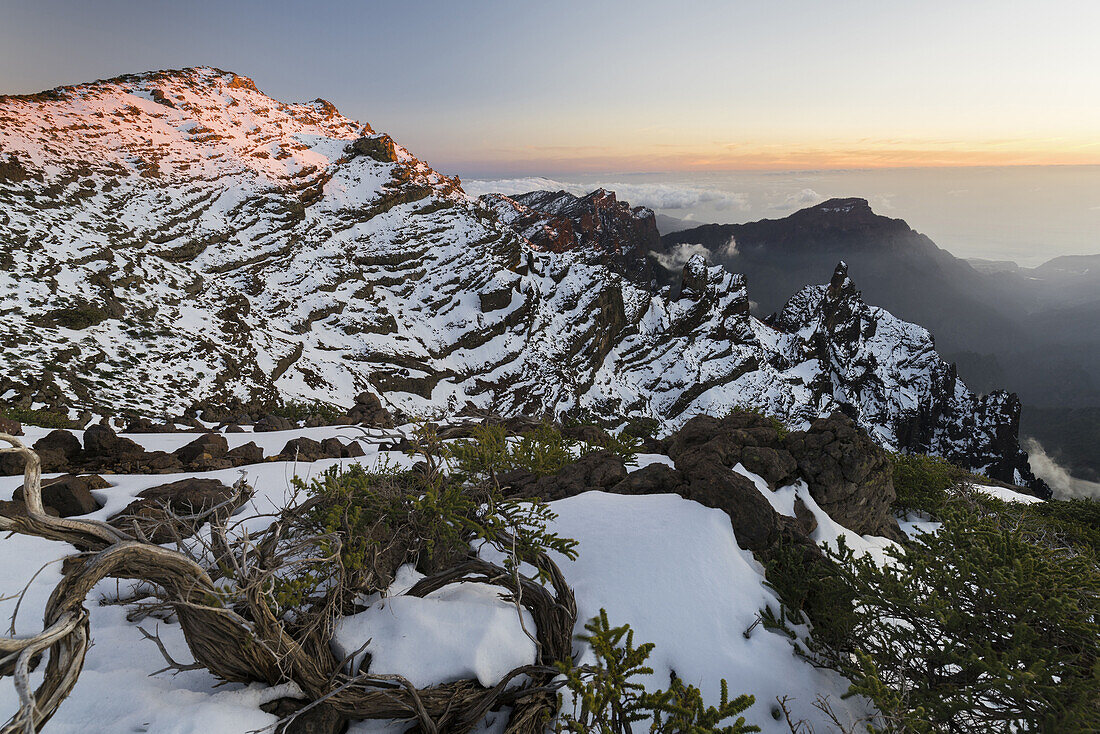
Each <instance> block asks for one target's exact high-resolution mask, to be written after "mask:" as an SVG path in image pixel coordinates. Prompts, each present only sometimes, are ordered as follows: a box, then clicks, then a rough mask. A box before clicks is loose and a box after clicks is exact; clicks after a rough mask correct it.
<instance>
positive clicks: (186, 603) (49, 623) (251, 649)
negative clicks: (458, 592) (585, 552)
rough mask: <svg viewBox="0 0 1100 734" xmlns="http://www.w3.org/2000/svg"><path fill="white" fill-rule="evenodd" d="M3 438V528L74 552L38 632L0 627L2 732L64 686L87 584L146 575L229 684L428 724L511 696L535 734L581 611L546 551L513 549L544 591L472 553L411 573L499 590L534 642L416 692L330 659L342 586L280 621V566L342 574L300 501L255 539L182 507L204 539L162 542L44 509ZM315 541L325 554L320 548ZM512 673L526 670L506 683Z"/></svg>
mask: <svg viewBox="0 0 1100 734" xmlns="http://www.w3.org/2000/svg"><path fill="white" fill-rule="evenodd" d="M0 440H3V441H6V442H7V443H9V444H10V445H11V448H3V449H0V451H3V452H16V453H20V454H22V455H23V456H24V458H25V460H26V469H25V474H24V487H25V492H24V495H25V501H26V512H25V514H21V513H18V512H10V514H7V515H3V514H0V530H9V531H12V532H17V533H22V534H25V535H32V536H38V537H43V538H48V539H51V540H61V541H65V542H68V543H71V544H72V545H73V546H75V547H76V548H77V549H79V550H80V551H82V553H81V554H80V555H79V556H77V557H75V559H74V560H72V561H71V562H69V563H68V564H67V565H66V568H65V570H64V573H63V576H62V579H61V581H60V582H59V583H58V585H57V587H56V588H55V589H54V591H53V593H52V594H51V596H50V598H49V601H48V602H47V605H46V612H45V624H44V630H43V632H41V633H39V634H37V635H34V636H31V637H26V638H0V676H4V677H6V676H8V675H10V676H11V677H12V678H13V680H14V683H15V686H16V689H17V691H18V693H19V697H20V709H19V711H18V712H17V713H16V714H15V715H14V716H13V717H12V718H11V719H10V720H9V721H8V722H7V723H6V724H5V725H4V726H3V727H2V728H0V734H33V732H37V731H39V730H40V729H41V728H42V726H43V725H44V724H45V723H46V722H47V721H48V720H49V719H50V717H51V716H53V714H54V713H55V712H56V711H57V708H58V707H59V706H60V705H61V702H62V701H63V700H64V699H65V697H66V696H67V695H68V694H69V692H70V691H71V690H72V687H73V686H74V685H75V683H76V680H77V678H78V676H79V674H80V671H81V669H82V667H83V663H84V657H85V654H86V653H87V649H88V639H89V634H88V633H89V630H88V612H87V610H86V609H85V606H84V605H85V602H86V599H87V596H88V594H89V593H90V592H91V590H92V588H93V587H94V586H95V585H96V584H97V583H98V582H99V581H101V580H103V579H105V578H117V579H130V580H136V581H140V582H145V583H147V584H150V585H151V586H152V587H153V589H155V591H154V593H153V594H152V596H153V597H154V598H155V599H156V600H157V603H158V604H163V605H166V606H168V607H171V608H172V609H173V610H174V611H175V614H176V617H177V619H178V620H179V623H180V627H181V629H182V631H183V634H184V637H185V639H186V641H187V644H188V647H189V648H190V650H191V654H192V655H193V657H194V659H195V665H198V666H201V667H204V668H206V669H208V670H210V671H211V672H212V673H213V674H214V675H216V676H218V677H220V678H222V679H224V680H228V681H238V682H254V681H260V682H265V683H268V684H271V685H278V684H283V683H294V684H296V685H297V687H298V688H299V689H300V690H301V691H302V693H303V694H304V695H305V696H306V697H308V698H309V699H310V700H311V701H322V700H323V701H325V702H326V703H327V704H328V705H330V706H332V707H333V708H334V709H335V710H337V711H338V712H339V713H341V714H343V715H344V716H347V717H349V718H380V719H403V720H410V721H415V722H417V725H418V727H419V730H421V731H425V732H432V731H435V732H444V731H445V732H465V731H469V730H470V729H472V728H473V727H474V726H476V725H477V723H478V722H479V721H481V719H482V718H483V717H484V716H485V714H486V713H487V712H488V711H490V710H495V709H498V708H500V707H502V706H511V707H512V713H511V717H510V719H509V724H508V727H507V731H509V732H516V733H517V734H519V733H523V734H535V733H536V732H538V731H541V729H542V727H543V726H544V724H545V721H546V719H547V717H548V715H549V714H550V713H551V712H552V710H553V706H554V705H555V697H554V695H553V685H552V681H553V678H554V676H555V671H554V668H553V666H552V664H553V663H554V662H555V661H558V660H564V659H566V658H568V657H569V656H570V653H571V644H572V636H573V627H574V624H575V622H576V615H577V611H576V604H575V602H574V599H573V593H572V591H571V590H570V589H569V587H568V585H567V584H566V582H565V578H564V576H563V575H562V573H561V571H560V570H559V569H558V567H557V566H556V565H555V564H554V563H553V561H552V560H551V559H550V558H549V557H547V556H546V555H545V554H543V553H538V554H535V555H533V556H532V557H531V558H523V559H518V560H523V561H526V562H528V563H531V564H533V565H534V566H535V567H536V568H538V569H539V570H540V571H541V572H543V573H544V574H545V576H546V577H547V578H549V588H548V587H547V586H544V585H542V584H540V583H538V582H536V581H533V580H531V579H527V578H525V577H522V576H520V575H519V574H517V573H513V572H512V571H509V570H507V569H505V568H502V567H500V566H496V565H494V564H491V563H488V562H486V561H483V560H480V559H478V558H475V557H470V558H467V559H466V560H465V561H463V562H462V563H460V564H459V565H458V566H456V567H454V568H450V569H447V570H445V571H443V572H440V573H437V574H434V575H431V576H429V577H427V578H425V579H423V580H421V581H420V582H419V583H417V584H416V585H415V586H414V587H413V589H412V590H410V591H409V592H408V593H410V594H413V595H417V596H424V595H427V594H429V593H431V592H432V591H435V590H437V589H440V588H443V587H444V586H447V585H449V584H454V583H461V582H467V581H477V582H481V583H488V584H494V585H497V586H500V587H502V589H503V592H504V593H505V594H506V598H510V599H512V600H513V601H514V602H515V603H517V605H519V606H522V608H524V609H526V610H527V611H528V612H530V614H531V616H532V618H533V619H534V621H535V630H536V631H535V635H536V637H537V643H538V651H539V652H538V660H537V661H536V664H535V665H532V666H524V667H522V668H517V669H516V670H513V671H511V673H509V674H508V675H507V676H506V677H505V678H504V680H502V681H501V682H500V683H499V684H498V685H496V686H494V687H492V688H485V687H483V686H481V685H479V684H478V683H477V682H476V681H473V680H460V681H455V682H452V683H447V684H443V685H438V686H432V687H429V688H425V689H417V688H415V687H414V686H412V685H411V684H410V683H409V682H408V681H407V680H405V679H403V678H401V677H400V676H394V675H388V674H378V673H369V672H363V671H355V670H347V669H346V668H345V666H346V664H347V661H346V660H343V661H342V660H338V659H336V657H335V655H334V654H333V652H332V648H331V645H330V643H331V637H332V627H333V624H334V621H335V619H336V618H337V616H338V614H339V613H340V604H339V599H340V596H341V593H340V592H341V591H343V590H339V589H338V590H335V591H332V590H330V591H329V592H328V593H327V594H325V596H324V598H323V599H321V600H320V601H319V602H318V603H317V604H316V605H314V606H313V607H312V615H311V616H310V617H309V619H307V620H306V621H305V622H304V623H302V622H300V621H299V622H296V623H294V624H290V623H288V622H287V621H285V620H284V619H283V618H282V617H281V616H280V615H279V614H278V613H277V610H276V609H274V608H273V605H272V603H271V594H270V592H271V588H272V584H273V583H274V581H275V579H276V578H277V577H278V576H279V574H283V573H286V572H287V571H288V569H294V568H297V567H301V566H309V565H310V564H319V565H321V566H324V567H325V568H331V567H332V566H333V564H335V568H336V572H337V574H338V575H340V574H342V573H343V571H342V567H340V566H339V547H340V545H339V539H338V538H335V537H332V536H310V537H304V538H296V537H293V535H294V534H293V533H291V532H288V527H289V526H290V524H291V523H292V522H293V521H294V520H295V518H297V517H300V516H301V514H302V513H304V512H306V511H308V509H309V507H310V506H311V505H310V504H309V502H307V503H305V504H303V505H300V506H293V505H292V506H291V507H289V508H287V509H286V510H285V511H284V512H283V513H282V514H281V515H280V516H278V517H277V518H276V519H275V520H274V521H273V522H272V523H271V524H270V525H269V527H268V528H267V530H266V531H264V532H262V533H260V534H258V535H257V536H256V537H251V536H250V535H249V534H248V533H242V534H240V535H236V536H233V537H231V536H230V532H229V530H228V522H229V516H228V515H229V513H228V512H224V511H214V512H210V513H207V514H206V517H204V518H187V521H188V522H194V521H195V520H197V519H205V520H206V521H208V522H209V526H210V529H209V535H208V537H205V538H204V537H198V538H196V539H193V542H191V543H190V544H184V543H178V544H177V549H169V548H165V547H162V546H159V545H154V544H152V543H150V542H148V540H146V539H144V538H136V537H134V536H131V535H129V534H127V533H126V532H124V531H122V530H120V529H118V528H115V527H112V526H111V525H109V524H107V523H103V522H99V521H94V520H81V519H71V518H68V519H63V518H56V517H52V516H50V515H48V514H46V512H45V508H44V507H43V504H42V497H41V491H42V490H41V466H40V463H39V459H38V456H37V454H35V452H33V451H31V450H30V449H28V448H26V447H25V446H24V445H23V444H22V443H21V442H20V441H19V439H17V438H15V437H14V436H8V435H6V434H0ZM166 522H169V523H179V522H181V518H178V517H175V516H173V515H171V514H170V513H167V515H166ZM504 540H507V539H504ZM189 547H193V549H194V550H189ZM505 547H507V543H505ZM322 548H326V549H327V552H318V551H319V550H320V549H322ZM333 549H335V550H333ZM514 560H515V559H514ZM324 564H328V566H325V565H324ZM337 581H339V579H337ZM307 616H308V615H307ZM154 641H155V642H158V641H157V640H154ZM158 647H162V646H161V645H160V644H159V642H158ZM43 653H47V654H48V659H47V664H46V668H45V675H44V679H43V682H42V683H41V684H40V685H39V686H38V688H37V689H35V690H31V685H30V669H31V664H32V660H34V659H35V658H36V657H38V656H40V655H42V654H43ZM170 664H175V665H179V664H178V663H174V661H172V663H170ZM185 667H190V666H185ZM520 676H526V680H524V681H523V682H522V683H519V684H515V685H513V684H514V683H515V681H516V679H517V678H519V677H520ZM510 686H511V687H510Z"/></svg>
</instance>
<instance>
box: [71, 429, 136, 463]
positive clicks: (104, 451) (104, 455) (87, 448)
mask: <svg viewBox="0 0 1100 734" xmlns="http://www.w3.org/2000/svg"><path fill="white" fill-rule="evenodd" d="M144 453H145V449H144V448H142V447H141V445H139V444H138V443H135V442H134V441H131V440H130V439H128V438H124V437H121V436H119V435H117V434H116V433H115V432H114V430H113V429H112V428H111V427H110V426H108V425H106V424H103V423H99V424H97V425H94V426H89V427H88V429H87V430H86V431H84V458H85V461H86V462H89V463H91V462H96V463H102V464H110V463H114V462H118V461H120V460H127V459H131V458H132V457H136V456H140V455H141V454H144Z"/></svg>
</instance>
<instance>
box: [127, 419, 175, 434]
mask: <svg viewBox="0 0 1100 734" xmlns="http://www.w3.org/2000/svg"><path fill="white" fill-rule="evenodd" d="M177 432H178V430H177V428H176V427H175V426H174V425H168V424H166V423H154V422H153V421H151V420H149V419H148V418H142V417H138V418H131V419H130V421H129V422H128V423H127V424H126V429H125V430H124V431H123V433H177Z"/></svg>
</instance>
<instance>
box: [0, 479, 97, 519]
mask: <svg viewBox="0 0 1100 734" xmlns="http://www.w3.org/2000/svg"><path fill="white" fill-rule="evenodd" d="M95 479H99V480H100V481H101V482H102V481H103V480H102V478H100V477H95ZM95 488H96V483H95V482H94V481H91V480H90V478H86V477H80V476H75V475H72V474H67V475H65V476H63V477H57V478H56V479H43V480H42V504H43V505H45V506H46V507H52V508H53V509H54V510H55V511H56V512H57V515H58V517H73V516H76V515H87V514H88V513H89V512H95V511H96V510H98V509H99V503H98V502H96V501H95V498H94V497H92V493H91V490H92V489H95ZM12 499H13V500H15V501H17V502H25V501H26V500H25V499H24V495H23V487H20V488H19V489H17V490H15V494H14V495H13V496H12Z"/></svg>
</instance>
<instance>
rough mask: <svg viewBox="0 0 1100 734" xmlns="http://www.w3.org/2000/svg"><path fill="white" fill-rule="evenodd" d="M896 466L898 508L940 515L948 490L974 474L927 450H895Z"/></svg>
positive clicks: (894, 464)
mask: <svg viewBox="0 0 1100 734" xmlns="http://www.w3.org/2000/svg"><path fill="white" fill-rule="evenodd" d="M890 459H891V463H892V464H893V469H894V491H895V492H896V493H897V499H895V500H894V505H893V507H894V509H895V510H896V511H898V512H909V511H911V510H917V511H920V512H925V513H928V514H929V515H933V516H938V515H939V513H940V512H941V510H942V509H943V507H944V504H945V503H946V502H947V496H948V490H949V489H950V488H951V487H954V486H956V485H958V484H959V483H960V482H962V481H963V480H964V479H966V478H967V477H969V476H970V474H969V473H968V472H967V471H965V470H963V469H960V468H959V467H957V466H955V465H954V464H952V463H951V462H949V461H946V460H945V459H941V458H939V457H936V456H925V455H923V454H891V456H890Z"/></svg>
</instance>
